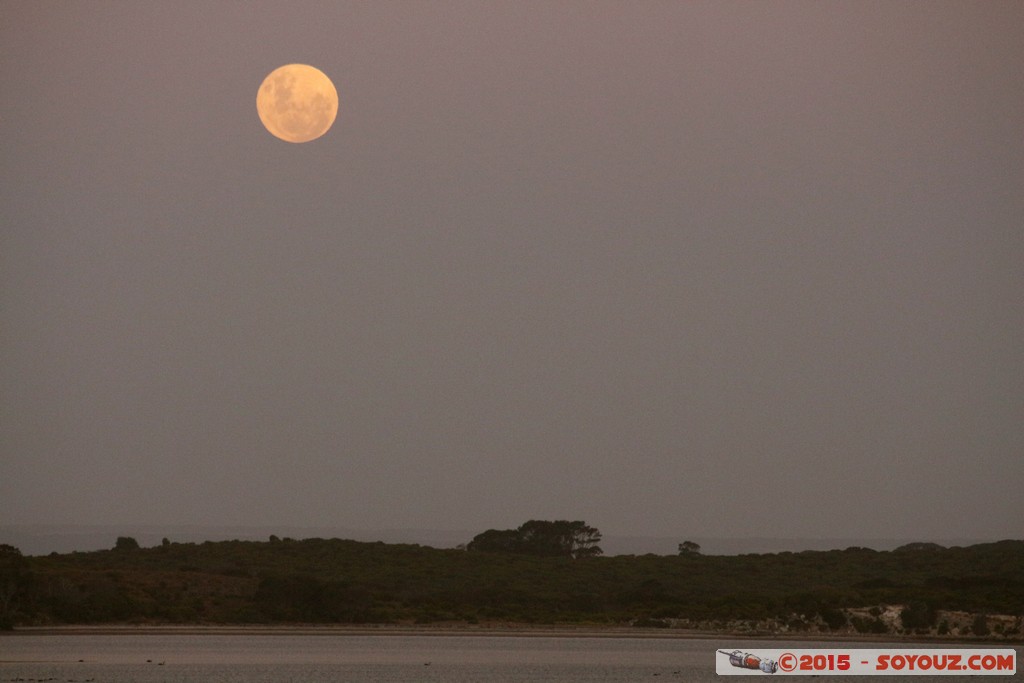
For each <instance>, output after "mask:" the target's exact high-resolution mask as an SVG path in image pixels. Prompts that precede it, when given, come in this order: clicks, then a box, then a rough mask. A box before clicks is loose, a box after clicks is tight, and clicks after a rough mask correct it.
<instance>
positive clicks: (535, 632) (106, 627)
mask: <svg viewBox="0 0 1024 683" xmlns="http://www.w3.org/2000/svg"><path fill="white" fill-rule="evenodd" d="M127 635H135V636H204V635H220V636H339V637H352V636H424V637H430V636H435V637H436V636H449V637H505V638H642V639H660V640H730V641H740V640H750V641H766V640H783V641H804V642H807V641H820V642H847V643H869V644H871V643H941V644H949V645H969V644H979V643H992V642H994V641H991V640H985V639H970V640H959V639H956V638H936V637H910V636H904V637H901V636H893V635H891V634H888V635H885V634H879V635H872V634H823V633H737V632H727V631H699V630H692V629H651V628H637V627H631V626H573V625H564V626H550V625H548V626H534V625H530V624H489V625H486V626H467V625H443V624H435V625H430V626H423V625H394V624H382V625H379V626H373V625H369V626H354V625H326V624H296V625H248V624H223V625H221V624H216V625H173V624H161V625H130V624H100V625H64V626H22V627H18V628H16V629H14V630H12V631H0V637H5V636H6V637H17V636H127ZM998 642H999V643H1000V644H1005V645H1010V646H1013V645H1019V644H1020V641H1007V640H999V641H998Z"/></svg>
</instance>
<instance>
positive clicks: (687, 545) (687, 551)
mask: <svg viewBox="0 0 1024 683" xmlns="http://www.w3.org/2000/svg"><path fill="white" fill-rule="evenodd" d="M679 554H680V555H700V544H699V543H694V542H693V541H683V542H682V543H680V544H679Z"/></svg>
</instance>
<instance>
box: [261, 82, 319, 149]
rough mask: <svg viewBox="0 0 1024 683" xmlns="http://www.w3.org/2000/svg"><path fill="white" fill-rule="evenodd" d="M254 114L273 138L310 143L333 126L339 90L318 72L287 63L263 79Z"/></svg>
mask: <svg viewBox="0 0 1024 683" xmlns="http://www.w3.org/2000/svg"><path fill="white" fill-rule="evenodd" d="M256 111H257V113H259V115H260V121H262V122H263V125H264V126H266V128H267V130H268V131H270V132H271V133H272V134H273V135H275V136H277V137H279V138H281V139H282V140H285V141H287V142H309V141H310V140H316V139H317V138H318V137H320V136H321V135H323V134H324V133H326V132H327V131H328V129H330V127H331V124H333V123H334V119H335V117H336V116H337V115H338V91H337V90H335V89H334V84H333V83H331V79H329V78H328V77H327V76H325V75H324V72H322V71H320V69H317V68H314V67H312V66H308V65H306V64H286V65H284V66H281V67H278V68H276V69H274V70H273V71H271V72H270V74H269V75H268V76H267V77H266V78H264V79H263V84H262V85H261V86H260V89H259V90H258V91H257V92H256Z"/></svg>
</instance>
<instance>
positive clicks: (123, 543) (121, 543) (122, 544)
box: [114, 536, 139, 550]
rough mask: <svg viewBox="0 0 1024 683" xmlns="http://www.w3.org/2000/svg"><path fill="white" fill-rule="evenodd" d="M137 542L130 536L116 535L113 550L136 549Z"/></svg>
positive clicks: (137, 546)
mask: <svg viewBox="0 0 1024 683" xmlns="http://www.w3.org/2000/svg"><path fill="white" fill-rule="evenodd" d="M138 549H139V542H138V541H136V540H135V539H134V538H132V537H131V536H118V537H117V541H116V542H115V543H114V550H138Z"/></svg>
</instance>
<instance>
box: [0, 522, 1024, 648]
mask: <svg viewBox="0 0 1024 683" xmlns="http://www.w3.org/2000/svg"><path fill="white" fill-rule="evenodd" d="M119 546H120V547H119V548H117V549H114V550H105V551H97V552H89V553H70V554H65V555H58V554H53V555H50V556H47V557H22V556H21V555H20V554H19V553H17V551H16V550H14V549H13V548H10V546H7V547H6V548H5V550H4V553H3V554H2V555H3V557H2V558H0V622H2V623H0V625H4V626H6V627H8V628H10V627H12V626H13V627H27V626H35V627H41V626H59V625H69V624H70V625H87V624H91V625H104V624H107V625H110V624H134V625H137V626H145V625H175V624H176V625H192V626H195V625H218V624H221V625H227V624H232V625H251V627H255V626H259V625H288V624H294V625H299V624H341V625H368V626H369V625H382V624H383V625H392V626H398V625H406V626H408V625H428V624H429V625H433V626H435V627H436V626H438V625H448V626H458V625H462V626H467V627H470V628H484V627H500V626H501V625H503V624H504V625H511V624H517V625H534V626H540V625H553V626H559V627H562V628H566V627H581V628H588V629H589V628H617V627H623V626H633V627H647V628H650V629H652V633H653V630H654V629H672V632H673V633H676V632H682V631H676V629H681V630H685V631H689V632H693V633H699V632H730V633H745V634H749V635H755V634H762V635H767V634H772V635H793V636H796V635H803V636H815V637H818V636H853V635H877V636H903V637H914V638H921V637H940V638H944V639H945V638H953V639H987V640H999V641H1010V642H1020V641H1022V640H1024V638H1022V630H1024V541H1001V542H999V543H988V544H982V545H975V546H970V547H966V548H940V547H937V546H930V545H925V544H915V545H912V546H908V547H905V548H902V549H898V550H894V551H891V552H877V551H874V550H869V549H865V548H848V549H846V550H835V551H828V552H812V551H808V552H802V553H788V552H785V553H776V554H765V555H740V556H703V555H700V554H697V553H689V554H685V555H680V556H655V555H645V556H615V557H587V558H580V559H571V558H566V557H535V556H528V555H519V554H514V553H496V552H479V551H476V552H474V551H466V550H438V549H434V548H429V547H423V546H416V545H387V544H384V543H359V542H355V541H346V540H338V539H330V540H325V539H307V540H301V541H295V540H290V539H283V540H278V539H276V538H274V539H272V540H271V541H268V542H252V541H225V542H217V543H202V544H193V543H168V542H165V543H164V544H163V545H160V546H157V547H154V548H137V547H131V544H120V543H119ZM664 632H665V633H666V634H667V633H668V631H664Z"/></svg>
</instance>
